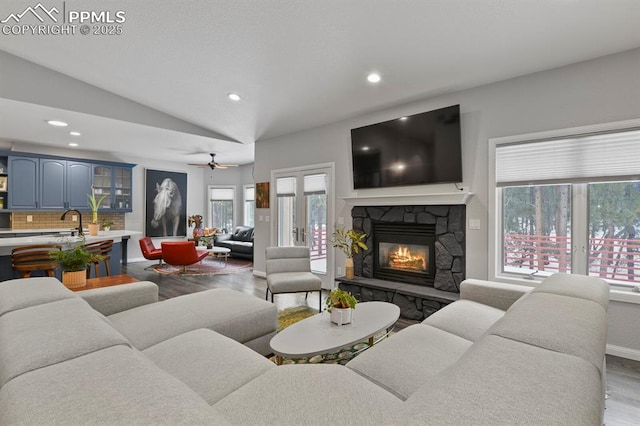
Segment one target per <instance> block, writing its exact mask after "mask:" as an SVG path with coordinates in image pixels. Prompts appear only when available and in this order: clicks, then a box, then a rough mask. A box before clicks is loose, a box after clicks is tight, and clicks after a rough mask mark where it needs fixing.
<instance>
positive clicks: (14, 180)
mask: <svg viewBox="0 0 640 426" xmlns="http://www.w3.org/2000/svg"><path fill="white" fill-rule="evenodd" d="M8 167H9V208H10V209H27V210H31V209H37V208H38V194H39V191H38V189H39V185H38V183H39V176H40V159H39V158H33V157H14V156H9V166H8Z"/></svg>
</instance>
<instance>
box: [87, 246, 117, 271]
mask: <svg viewBox="0 0 640 426" xmlns="http://www.w3.org/2000/svg"><path fill="white" fill-rule="evenodd" d="M112 248H113V240H104V241H94V242H93V243H88V244H85V245H84V249H85V250H86V251H88V252H89V253H91V254H92V255H100V256H102V257H103V258H102V260H98V259H92V260H91V263H92V264H93V267H94V271H95V277H96V278H98V277H99V276H100V262H103V263H104V269H105V271H106V272H107V276H110V275H111V269H110V268H109V260H110V259H111V256H110V254H111V249H112ZM90 276H91V267H89V268H87V278H89V277H90Z"/></svg>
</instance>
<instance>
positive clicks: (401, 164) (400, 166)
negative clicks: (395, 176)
mask: <svg viewBox="0 0 640 426" xmlns="http://www.w3.org/2000/svg"><path fill="white" fill-rule="evenodd" d="M405 167H406V166H405V165H404V164H403V163H396V164H395V165H394V166H393V168H394V169H396V170H398V171H402V170H404V169H405Z"/></svg>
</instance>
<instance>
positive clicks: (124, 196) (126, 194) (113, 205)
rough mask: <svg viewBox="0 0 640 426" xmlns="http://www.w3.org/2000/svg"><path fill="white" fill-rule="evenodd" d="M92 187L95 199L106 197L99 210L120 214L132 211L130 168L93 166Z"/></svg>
mask: <svg viewBox="0 0 640 426" xmlns="http://www.w3.org/2000/svg"><path fill="white" fill-rule="evenodd" d="M93 187H94V189H95V195H96V199H98V200H99V199H100V198H102V197H103V196H104V195H106V197H105V198H104V200H103V201H102V203H100V208H101V209H104V210H113V211H120V212H130V211H132V209H131V206H132V197H131V195H132V194H131V187H132V185H131V168H130V167H118V166H107V165H97V164H96V165H94V167H93Z"/></svg>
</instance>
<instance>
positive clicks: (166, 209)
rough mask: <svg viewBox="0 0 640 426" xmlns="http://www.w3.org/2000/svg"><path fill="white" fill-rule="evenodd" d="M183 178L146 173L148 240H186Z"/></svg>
mask: <svg viewBox="0 0 640 426" xmlns="http://www.w3.org/2000/svg"><path fill="white" fill-rule="evenodd" d="M176 175H177V176H176ZM186 177H187V176H186V174H185V173H173V172H161V171H157V170H147V183H146V187H147V188H146V189H147V194H146V195H147V229H146V234H147V235H148V236H150V237H178V236H186V233H187V230H186V223H185V222H186V216H187V213H186V205H185V203H184V202H183V197H185V199H186V184H187V182H186V180H187V179H186Z"/></svg>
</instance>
